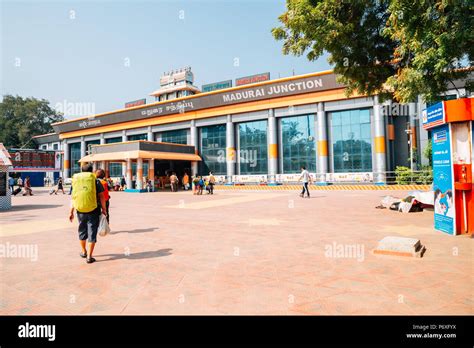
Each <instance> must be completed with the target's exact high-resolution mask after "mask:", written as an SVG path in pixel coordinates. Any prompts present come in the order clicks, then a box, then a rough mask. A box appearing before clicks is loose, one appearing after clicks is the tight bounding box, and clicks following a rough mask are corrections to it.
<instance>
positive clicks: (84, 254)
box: [79, 252, 87, 259]
mask: <svg viewBox="0 0 474 348" xmlns="http://www.w3.org/2000/svg"><path fill="white" fill-rule="evenodd" d="M79 256H80V257H82V258H83V259H85V258H86V257H87V253H83V252H81V253H80V254H79Z"/></svg>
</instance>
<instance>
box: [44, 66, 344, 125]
mask: <svg viewBox="0 0 474 348" xmlns="http://www.w3.org/2000/svg"><path fill="white" fill-rule="evenodd" d="M343 87H344V86H343V85H341V84H339V83H337V82H336V75H334V74H324V75H315V76H307V77H302V78H298V79H294V80H286V81H280V82H278V81H276V82H274V83H268V84H265V85H262V86H254V87H252V86H249V87H244V88H241V89H238V90H230V91H225V90H224V91H222V92H216V93H215V94H210V95H202V96H200V95H199V94H198V95H194V96H190V97H189V98H182V99H180V100H177V101H166V102H157V103H154V104H150V105H149V106H147V107H140V108H135V109H131V110H119V111H117V112H114V113H109V114H107V115H103V116H100V117H99V116H98V117H94V116H91V117H88V118H86V119H80V120H72V121H65V122H60V123H57V124H54V125H53V127H54V130H55V132H56V133H65V132H71V131H75V130H79V129H85V128H93V127H100V126H106V125H111V124H115V123H122V122H129V121H135V120H141V119H145V118H148V117H156V116H166V115H171V114H176V113H185V112H188V111H197V110H203V109H207V108H211V107H220V106H227V105H235V104H240V103H245V102H252V101H258V100H269V99H272V98H279V97H285V96H291V95H297V94H304V93H311V92H321V91H326V90H331V89H335V88H343Z"/></svg>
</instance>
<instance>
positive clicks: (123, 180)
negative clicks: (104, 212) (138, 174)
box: [120, 176, 127, 191]
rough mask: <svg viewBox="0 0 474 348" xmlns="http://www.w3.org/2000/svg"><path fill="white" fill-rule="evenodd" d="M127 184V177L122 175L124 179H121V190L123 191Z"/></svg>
mask: <svg viewBox="0 0 474 348" xmlns="http://www.w3.org/2000/svg"><path fill="white" fill-rule="evenodd" d="M126 185H127V180H125V177H124V176H122V179H120V191H123V190H124V189H125V186H126Z"/></svg>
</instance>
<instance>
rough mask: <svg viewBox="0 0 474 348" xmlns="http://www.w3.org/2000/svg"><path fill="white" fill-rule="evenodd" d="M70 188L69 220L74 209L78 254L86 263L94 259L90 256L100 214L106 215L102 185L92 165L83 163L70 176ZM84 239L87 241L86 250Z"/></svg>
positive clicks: (95, 239)
mask: <svg viewBox="0 0 474 348" xmlns="http://www.w3.org/2000/svg"><path fill="white" fill-rule="evenodd" d="M72 188H73V190H72V207H71V211H70V213H69V221H71V222H72V221H73V220H74V210H76V212H77V220H78V221H79V228H78V231H79V242H80V244H81V248H82V252H81V253H80V254H79V255H80V256H81V257H82V258H85V259H86V261H87V263H93V262H95V259H94V258H93V257H92V253H93V252H94V247H95V243H96V242H97V230H98V228H99V221H100V214H104V215H106V216H107V209H106V203H105V197H104V187H103V186H102V184H101V182H100V181H99V180H97V178H96V176H95V175H94V174H93V173H92V165H91V164H84V165H83V166H82V167H81V173H77V174H74V176H73V177H72ZM86 241H88V242H89V251H88V252H87V250H86Z"/></svg>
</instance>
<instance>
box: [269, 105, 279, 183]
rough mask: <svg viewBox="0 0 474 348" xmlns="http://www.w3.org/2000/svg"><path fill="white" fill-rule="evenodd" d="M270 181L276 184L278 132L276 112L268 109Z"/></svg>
mask: <svg viewBox="0 0 474 348" xmlns="http://www.w3.org/2000/svg"><path fill="white" fill-rule="evenodd" d="M267 134H268V135H267V145H268V183H269V184H275V182H276V174H277V172H278V140H277V139H278V134H277V124H276V117H275V112H274V110H273V109H269V110H268V132H267Z"/></svg>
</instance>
